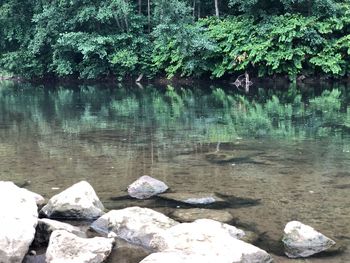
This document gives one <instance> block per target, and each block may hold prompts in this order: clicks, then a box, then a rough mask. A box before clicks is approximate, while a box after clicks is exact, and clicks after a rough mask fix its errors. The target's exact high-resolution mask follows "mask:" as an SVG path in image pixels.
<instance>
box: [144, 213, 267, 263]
mask: <svg viewBox="0 0 350 263" xmlns="http://www.w3.org/2000/svg"><path fill="white" fill-rule="evenodd" d="M211 221H212V220H211ZM219 224H220V223H219ZM210 225H212V226H213V227H210ZM150 245H151V248H152V249H154V250H157V251H164V252H169V251H175V252H177V251H181V252H182V253H185V254H187V255H194V256H196V257H207V258H215V260H214V261H212V262H223V263H226V262H227V263H239V262H242V263H243V262H244V263H246V262H249V263H267V262H272V258H271V256H270V255H269V254H268V253H266V252H265V251H264V250H262V249H260V248H258V247H255V246H253V245H251V244H248V243H246V242H244V241H241V240H239V239H237V238H235V237H233V236H232V235H231V234H230V233H229V232H228V231H227V230H224V229H220V228H218V227H217V226H215V223H213V224H212V223H209V224H205V223H204V222H199V223H198V222H197V223H183V224H179V225H176V226H174V227H172V228H170V229H168V230H166V231H164V232H163V233H160V234H158V235H156V236H154V238H153V239H152V241H151V242H150Z"/></svg>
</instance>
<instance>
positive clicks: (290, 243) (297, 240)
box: [282, 221, 335, 258]
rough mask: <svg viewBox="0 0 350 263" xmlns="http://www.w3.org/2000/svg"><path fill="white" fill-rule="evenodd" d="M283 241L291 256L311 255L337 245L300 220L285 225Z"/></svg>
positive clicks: (288, 254)
mask: <svg viewBox="0 0 350 263" xmlns="http://www.w3.org/2000/svg"><path fill="white" fill-rule="evenodd" d="M282 242H283V244H284V248H285V251H284V252H285V254H286V255H287V256H288V257H290V258H299V257H309V256H311V255H314V254H316V253H319V252H322V251H325V250H327V249H329V248H330V247H332V246H333V245H335V242H334V241H333V240H332V239H330V238H328V237H326V236H325V235H323V234H321V233H320V232H317V231H316V230H315V229H313V228H312V227H310V226H307V225H304V224H303V223H301V222H298V221H291V222H289V223H288V224H287V225H286V226H285V228H284V236H283V239H282Z"/></svg>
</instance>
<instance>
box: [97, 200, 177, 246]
mask: <svg viewBox="0 0 350 263" xmlns="http://www.w3.org/2000/svg"><path fill="white" fill-rule="evenodd" d="M177 224H178V222H176V221H175V220H173V219H171V218H169V217H167V216H165V215H163V214H161V213H158V212H156V211H154V210H152V209H148V208H141V207H137V206H136V207H129V208H125V209H120V210H112V211H110V212H108V213H107V214H105V215H103V216H102V217H100V218H99V219H97V220H96V221H95V222H93V223H92V225H91V228H92V229H93V230H95V231H97V232H99V233H101V234H106V235H109V236H113V235H115V236H116V237H118V238H121V239H124V240H126V241H128V242H130V243H132V244H136V245H140V246H143V247H145V248H150V245H149V243H150V241H151V239H152V238H153V236H154V235H156V234H159V233H161V232H163V231H164V230H166V229H168V228H170V227H172V226H174V225H177Z"/></svg>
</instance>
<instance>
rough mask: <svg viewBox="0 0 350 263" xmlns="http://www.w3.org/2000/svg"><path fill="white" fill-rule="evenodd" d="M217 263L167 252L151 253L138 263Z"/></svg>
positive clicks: (201, 257)
mask: <svg viewBox="0 0 350 263" xmlns="http://www.w3.org/2000/svg"><path fill="white" fill-rule="evenodd" d="M197 262H198V263H199V262H200V263H213V262H216V263H219V262H217V258H215V257H208V256H200V255H196V254H185V253H183V252H181V251H168V252H158V253H153V254H151V255H149V256H147V257H146V258H144V259H143V260H142V261H141V262H140V263H197Z"/></svg>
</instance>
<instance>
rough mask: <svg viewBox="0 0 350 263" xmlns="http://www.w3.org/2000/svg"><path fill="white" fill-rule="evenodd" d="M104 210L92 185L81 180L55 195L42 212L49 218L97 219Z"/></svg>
mask: <svg viewBox="0 0 350 263" xmlns="http://www.w3.org/2000/svg"><path fill="white" fill-rule="evenodd" d="M103 210H104V207H103V205H102V203H101V201H100V200H99V198H98V197H97V195H96V193H95V191H94V189H93V188H92V186H91V185H90V184H89V183H88V182H86V181H81V182H79V183H77V184H74V185H73V186H71V187H69V188H67V189H66V190H64V191H63V192H61V193H59V194H57V195H55V196H53V197H52V198H51V199H50V200H49V202H48V204H47V205H45V206H44V207H43V208H42V209H41V211H40V212H41V213H43V214H44V215H46V216H47V217H49V218H73V219H96V218H98V217H99V216H101V215H103V214H104V212H103Z"/></svg>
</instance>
